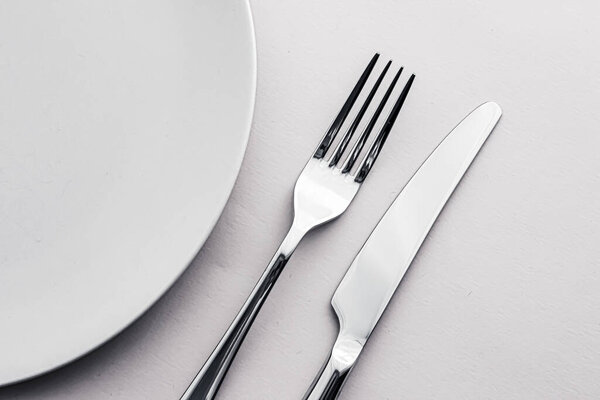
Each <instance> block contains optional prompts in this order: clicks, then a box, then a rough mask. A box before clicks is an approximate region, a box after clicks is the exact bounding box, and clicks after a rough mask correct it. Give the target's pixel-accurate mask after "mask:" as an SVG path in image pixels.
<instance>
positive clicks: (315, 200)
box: [180, 54, 415, 400]
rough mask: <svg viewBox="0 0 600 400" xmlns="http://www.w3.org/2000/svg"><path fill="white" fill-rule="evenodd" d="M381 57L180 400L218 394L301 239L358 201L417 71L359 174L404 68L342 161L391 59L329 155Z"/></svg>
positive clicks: (305, 176) (322, 147)
mask: <svg viewBox="0 0 600 400" xmlns="http://www.w3.org/2000/svg"><path fill="white" fill-rule="evenodd" d="M378 58H379V54H375V56H373V58H372V59H371V61H370V62H369V65H368V66H367V68H366V69H365V71H364V72H363V73H362V75H361V77H360V79H359V80H358V82H357V83H356V86H355V87H354V89H353V90H352V92H351V93H350V96H349V97H348V99H347V100H346V102H345V103H344V105H343V107H342V109H341V110H340V112H339V113H338V115H337V117H336V118H335V120H334V121H333V123H332V124H331V126H330V127H329V129H328V130H327V133H325V136H324V137H323V139H322V140H321V142H320V143H319V146H318V147H317V149H316V150H315V152H314V154H313V156H312V157H311V158H310V160H309V161H308V163H307V164H306V166H305V167H304V169H303V170H302V173H301V174H300V177H299V178H298V180H297V182H296V186H295V188H294V220H293V222H292V226H291V228H290V230H289V232H288V233H287V235H286V236H285V238H284V239H283V242H282V243H281V245H280V246H279V249H277V252H276V253H275V256H274V257H273V259H272V260H271V262H270V263H269V265H268V266H267V269H265V271H264V272H263V274H262V276H261V277H260V279H259V280H258V283H257V284H256V286H255V287H254V289H253V290H252V293H251V294H250V297H248V299H247V300H246V302H245V303H244V305H243V306H242V309H241V310H240V311H239V313H238V315H237V316H236V317H235V319H234V320H233V322H232V324H231V325H230V326H229V328H228V329H227V332H225V335H224V336H223V338H222V339H221V341H220V342H219V344H218V345H217V347H216V348H215V349H214V350H213V352H212V354H211V355H210V357H209V358H208V360H207V361H206V363H205V364H204V366H203V367H202V369H201V370H200V372H198V374H197V375H196V376H195V378H194V380H193V381H192V383H191V384H190V386H189V387H188V388H187V390H186V391H185V393H184V394H183V396H182V397H181V399H180V400H206V399H213V398H214V397H215V395H216V393H217V391H218V390H219V387H220V385H221V382H222V381H223V378H224V377H225V374H226V373H227V370H228V369H229V366H230V365H231V362H232V361H233V358H234V357H235V355H236V353H237V351H238V349H239V347H240V345H241V344H242V342H243V340H244V337H245V336H246V334H247V333H248V330H249V329H250V327H251V325H252V322H253V321H254V319H255V317H256V315H257V314H258V312H259V311H260V308H261V307H262V305H263V303H264V302H265V300H266V298H267V296H268V294H269V292H270V291H271V288H272V287H273V285H274V284H275V281H276V280H277V278H278V277H279V275H280V274H281V271H282V270H283V268H284V266H285V265H286V263H287V261H288V260H289V259H290V256H291V255H292V253H293V252H294V250H295V249H296V247H297V246H298V243H299V242H300V240H302V238H303V237H304V235H306V233H308V231H310V230H311V229H313V228H314V227H316V226H318V225H321V224H324V223H326V222H328V221H331V220H332V219H334V218H336V217H338V216H339V215H341V214H342V213H343V212H344V211H345V210H346V208H348V205H350V202H351V201H352V199H354V196H355V195H356V193H357V192H358V189H359V188H360V186H361V185H362V183H363V182H364V180H365V179H366V177H367V175H368V174H369V171H370V170H371V168H372V167H373V164H374V163H375V160H376V159H377V157H378V156H379V153H380V151H381V148H382V147H383V145H384V144H385V141H386V139H387V137H388V135H389V133H390V130H391V129H392V126H393V125H394V122H395V121H396V117H397V116H398V113H399V112H400V109H401V108H402V105H403V104H404V100H405V99H406V96H407V95H408V91H409V90H410V87H411V85H412V82H413V80H414V78H415V76H414V75H411V76H410V78H409V79H408V81H407V83H406V84H405V86H404V88H403V89H402V92H401V93H400V95H399V97H398V99H397V100H396V103H395V104H394V106H393V108H392V110H391V111H390V113H389V115H388V117H387V119H386V121H385V123H384V124H383V126H382V128H381V130H380V131H379V134H378V135H377V137H376V139H375V140H374V141H373V143H372V145H371V146H370V148H369V150H368V152H367V154H366V156H365V157H364V159H363V161H362V163H361V164H360V165H359V167H358V168H357V170H356V172H355V173H354V174H352V169H353V167H354V165H355V163H356V161H357V159H358V158H359V156H360V153H361V151H362V149H363V147H364V146H365V143H366V141H367V139H368V137H369V135H370V134H371V131H372V130H373V128H374V126H375V123H376V122H377V119H378V118H379V116H380V114H381V112H382V110H383V108H384V106H385V104H386V102H387V100H388V98H389V97H390V95H391V94H392V90H393V89H394V86H395V85H396V82H397V81H398V78H399V77H400V74H401V72H402V68H400V70H399V71H398V72H397V73H396V75H395V76H394V78H393V80H392V82H391V83H390V85H389V86H388V89H387V90H386V92H385V94H384V95H383V97H382V99H381V101H380V103H379V105H378V106H377V108H376V109H375V111H374V112H373V114H372V116H371V119H370V120H369V123H368V124H367V125H366V127H365V129H364V130H363V131H362V133H361V135H360V137H359V139H358V140H357V141H356V142H355V144H354V145H353V146H352V149H351V150H350V153H349V155H348V157H347V158H346V160H345V161H344V162H343V163H341V160H342V156H343V155H344V152H345V150H346V148H347V147H348V145H349V143H350V140H351V139H352V136H353V135H354V133H355V132H356V130H357V129H358V126H359V124H360V121H361V120H362V118H363V116H364V115H365V113H366V111H367V109H368V108H369V104H370V103H371V101H372V100H373V97H374V96H375V93H376V92H377V89H378V88H379V86H380V85H381V82H382V81H383V78H384V76H385V74H386V73H387V71H388V70H389V68H390V65H391V61H389V62H388V63H387V64H386V66H385V67H384V69H383V71H382V72H381V73H380V75H379V77H378V78H377V81H376V82H375V84H374V85H373V88H372V89H371V91H370V92H369V94H368V96H367V97H366V99H365V101H364V103H363V105H362V107H361V108H360V110H359V111H358V113H357V114H356V117H355V118H354V120H353V122H352V124H351V125H350V127H349V128H348V130H347V131H346V133H345V135H344V136H343V137H342V139H341V140H340V142H339V143H338V144H337V146H336V147H335V149H334V151H333V154H332V155H331V156H330V157H329V158H326V155H327V152H328V150H329V148H330V147H331V145H332V143H333V141H334V140H335V137H336V136H337V134H338V132H339V131H340V129H341V127H342V125H343V123H344V121H345V120H346V117H348V114H349V113H350V111H351V109H352V107H353V106H354V103H355V102H356V99H357V98H358V95H359V94H360V92H361V90H362V89H363V87H364V86H365V83H366V82H367V79H368V78H369V75H370V74H371V72H372V71H373V68H374V67H375V64H376V62H377V59H378Z"/></svg>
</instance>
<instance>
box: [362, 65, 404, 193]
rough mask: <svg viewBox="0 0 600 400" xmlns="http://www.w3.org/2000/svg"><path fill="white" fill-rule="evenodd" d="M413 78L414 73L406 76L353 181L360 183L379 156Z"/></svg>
mask: <svg viewBox="0 0 600 400" xmlns="http://www.w3.org/2000/svg"><path fill="white" fill-rule="evenodd" d="M414 80H415V75H414V74H413V75H411V76H410V78H408V81H407V82H406V85H404V88H403V89H402V92H401V93H400V96H398V100H396V103H395V104H394V108H392V111H391V112H390V115H388V117H387V120H386V121H385V124H384V125H383V127H382V128H381V131H380V132H379V135H377V139H375V141H374V142H373V144H372V145H371V148H370V149H369V153H368V154H367V156H366V157H365V160H364V161H363V163H362V165H361V166H360V168H359V170H358V172H357V173H356V178H354V181H355V182H358V183H362V182H363V181H364V180H365V178H366V177H367V175H368V174H369V171H370V170H371V168H372V167H373V164H375V160H377V157H378V156H379V153H380V152H381V149H382V148H383V145H384V144H385V140H386V139H387V137H388V135H389V134H390V131H391V130H392V126H394V122H396V117H398V114H399V113H400V109H401V108H402V105H403V104H404V100H406V96H408V91H409V90H410V87H411V86H412V83H413V81H414Z"/></svg>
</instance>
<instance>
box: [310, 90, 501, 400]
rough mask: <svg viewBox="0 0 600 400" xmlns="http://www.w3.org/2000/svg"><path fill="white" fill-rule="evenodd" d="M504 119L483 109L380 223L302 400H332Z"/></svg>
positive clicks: (491, 108) (354, 269) (346, 282)
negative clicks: (329, 345) (335, 333)
mask: <svg viewBox="0 0 600 400" xmlns="http://www.w3.org/2000/svg"><path fill="white" fill-rule="evenodd" d="M501 115H502V110H501V109H500V106H498V104H496V103H492V102H489V103H484V104H482V105H480V106H479V107H477V108H476V109H475V110H473V111H472V112H471V113H470V114H469V115H467V116H466V117H465V119H463V120H462V121H461V122H460V123H459V124H458V125H457V126H456V127H455V128H454V129H453V130H452V131H451V132H450V133H449V134H448V136H446V138H444V140H443V141H442V142H441V143H440V144H439V145H438V147H437V148H436V149H435V150H434V151H433V153H431V155H430V156H429V157H428V158H427V160H425V162H424V163H423V165H421V167H420V168H419V169H418V170H417V172H416V173H415V174H414V175H413V177H412V178H411V179H410V181H409V182H408V183H407V184H406V186H405V187H404V189H403V190H402V192H400V194H399V195H398V197H396V200H394V202H393V203H392V205H391V207H390V208H389V209H388V210H387V212H386V213H385V215H384V216H383V218H382V219H381V220H380V221H379V223H378V224H377V226H376V227H375V229H374V230H373V232H372V233H371V235H370V236H369V238H368V239H367V241H366V243H365V244H364V245H363V247H362V249H361V250H360V252H359V253H358V255H357V256H356V258H354V261H353V262H352V264H351V265H350V268H349V269H348V272H346V275H345V276H344V278H343V279H342V282H341V283H340V284H339V286H338V288H337V290H336V291H335V294H334V295H333V299H332V300H331V305H332V306H333V309H334V311H335V313H336V314H337V317H338V320H339V327H340V330H339V334H338V337H337V340H336V341H335V344H334V345H333V350H332V351H331V354H330V356H329V359H328V360H327V362H326V363H325V365H324V367H323V369H322V370H321V372H320V374H319V375H318V376H317V378H316V379H315V380H314V382H313V383H312V385H311V387H310V389H309V390H308V392H307V393H306V395H305V397H304V400H334V399H336V398H337V397H338V395H339V393H340V390H341V388H342V386H343V384H344V382H345V381H346V378H347V377H348V374H349V373H350V371H351V370H352V368H353V367H354V364H355V363H356V360H357V359H358V356H359V355H360V353H361V351H362V349H363V347H364V345H365V343H366V342H367V340H368V338H369V336H370V335H371V332H372V331H373V329H374V328H375V325H376V324H377V321H379V318H380V317H381V314H383V312H384V310H385V308H386V306H387V304H388V302H389V301H390V298H391V297H392V295H393V294H394V292H395V291H396V288H397V287H398V285H399V284H400V281H401V280H402V278H403V276H404V274H405V273H406V271H407V270H408V267H409V266H410V263H411V262H412V260H413V258H414V257H415V255H416V254H417V251H418V250H419V248H420V247H421V244H422V243H423V241H424V240H425V237H426V236H427V233H428V232H429V230H430V229H431V226H432V225H433V223H434V222H435V220H436V219H437V217H438V215H439V213H440V211H441V210H442V208H443V207H444V205H445V204H446V201H447V200H448V198H449V197H450V195H451V194H452V192H453V191H454V188H455V187H456V185H458V182H459V181H460V180H461V178H462V176H463V175H464V173H465V171H466V170H467V168H469V165H470V164H471V162H472V161H473V159H474V158H475V156H476V155H477V152H478V151H479V149H480V148H481V146H482V145H483V143H484V142H485V140H486V139H487V137H488V136H489V134H490V133H491V132H492V130H493V129H494V126H496V123H497V122H498V120H499V119H500V116H501Z"/></svg>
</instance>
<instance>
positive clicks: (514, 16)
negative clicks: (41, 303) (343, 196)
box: [0, 0, 600, 400]
mask: <svg viewBox="0 0 600 400" xmlns="http://www.w3.org/2000/svg"><path fill="white" fill-rule="evenodd" d="M251 4H252V8H253V13H254V18H255V27H256V35H257V42H258V73H259V75H258V92H257V103H256V111H255V118H254V123H253V128H252V132H251V136H250V142H249V146H248V150H247V153H246V157H245V160H244V163H243V165H242V169H241V172H240V175H239V178H238V181H237V184H236V186H235V188H234V191H233V194H232V197H231V199H230V201H229V203H228V205H227V207H226V209H225V211H224V213H223V215H222V217H221V219H220V222H219V223H218V225H217V227H216V229H215V230H214V232H213V234H212V235H211V237H210V238H209V240H208V241H207V242H206V245H205V246H204V248H203V250H202V251H201V252H200V254H199V255H198V257H197V258H196V260H195V261H194V262H193V264H192V265H191V266H190V268H189V269H188V270H187V272H186V273H185V274H184V275H183V276H182V277H181V279H180V280H179V281H178V282H177V283H176V284H175V286H174V287H173V288H172V289H171V290H170V291H169V292H168V293H167V294H166V295H165V296H164V297H163V298H162V299H161V300H160V301H159V302H158V303H157V304H156V305H155V306H154V307H153V308H152V309H151V310H149V311H148V312H147V313H146V314H145V315H144V316H143V317H142V318H140V319H139V320H138V321H136V322H135V323H134V324H133V325H132V326H131V327H129V328H128V329H126V330H125V331H124V332H123V333H122V334H120V335H119V336H117V337H116V338H115V339H113V340H112V341H110V342H109V343H107V344H106V345H104V346H102V347H101V348H100V349H98V350H96V351H94V352H93V353H91V354H89V355H87V356H85V357H84V358H82V359H80V360H78V361H76V362H74V363H72V364H70V365H68V366H66V367H64V368H62V369H60V370H58V371H55V372H52V373H50V374H47V375H45V376H42V377H40V378H37V379H34V380H31V381H28V382H24V383H21V384H18V385H15V386H11V387H8V388H3V389H0V398H1V399H57V400H58V399H60V400H80V399H86V400H95V399H127V400H132V399H178V398H179V395H180V394H181V393H182V392H183V390H185V387H186V386H187V384H188V383H189V380H190V379H191V378H192V376H193V375H194V374H195V372H196V371H197V369H198V368H200V367H201V365H202V364H203V362H204V360H205V359H206V357H207V356H208V355H209V353H210V351H211V350H212V348H213V347H214V345H215V344H216V343H217V341H218V340H219V338H220V336H221V334H222V333H223V332H224V330H225V329H226V327H227V326H228V324H229V323H230V321H231V319H232V318H233V317H234V315H235V313H236V312H237V311H238V308H239V307H240V305H241V304H242V302H243V300H244V299H245V298H246V296H247V295H248V293H249V292H250V290H251V288H252V286H253V285H254V283H255V281H256V279H257V278H258V277H259V275H260V273H261V272H262V270H263V268H264V266H265V265H266V263H267V261H268V260H269V259H270V257H271V255H272V253H273V252H274V250H275V249H276V247H277V245H278V242H279V240H281V238H283V236H284V234H285V231H286V229H287V227H288V225H289V223H290V222H291V194H292V188H293V184H294V182H295V179H296V177H297V175H298V173H299V171H300V170H301V168H302V167H303V165H304V163H305V162H306V160H307V158H308V156H309V155H310V153H311V151H312V150H313V148H314V146H315V144H316V142H317V141H318V139H319V138H320V137H321V134H322V132H323V131H324V129H325V128H326V127H327V125H328V124H329V122H330V120H331V119H332V117H333V116H334V114H335V112H336V111H337V109H338V108H339V106H340V105H341V103H342V102H343V100H344V98H345V96H346V94H347V92H348V91H349V90H350V88H351V86H352V85H353V83H354V81H355V79H356V77H357V76H358V74H359V73H360V72H361V71H362V69H363V67H364V65H365V63H366V62H367V61H368V59H369V58H370V57H371V55H372V54H373V53H374V52H375V51H379V52H381V53H382V55H383V57H392V58H393V59H394V60H395V61H396V63H401V64H404V65H405V67H406V69H407V71H410V72H414V73H416V74H417V80H416V82H415V85H414V86H413V90H412V92H411V95H410V96H409V98H408V100H407V102H406V104H405V107H404V110H403V111H402V113H401V114H400V117H399V120H398V122H397V123H396V126H395V129H394V131H393V133H392V135H391V136H390V138H389V139H388V144H387V145H386V147H385V148H384V150H383V153H382V155H381V157H380V158H379V160H378V163H377V165H376V167H375V169H374V170H373V172H372V174H371V176H370V177H369V179H368V180H367V182H366V184H365V185H364V186H363V188H362V190H361V192H360V193H359V195H358V196H357V198H356V199H355V201H354V203H353V204H352V206H351V207H350V209H349V210H348V212H347V213H346V214H345V215H344V216H342V218H341V219H339V220H338V221H336V222H334V223H332V224H330V225H328V226H326V227H323V228H322V229H320V230H318V231H315V232H313V233H312V234H311V235H310V236H309V237H307V238H306V240H305V242H303V244H301V247H300V248H299V249H298V250H297V252H296V254H295V255H294V257H293V258H292V260H291V261H290V263H289V264H288V266H287V268H286V270H285V271H284V273H283V274H282V276H281V278H280V280H279V282H278V284H277V285H276V287H275V289H274V290H273V292H272V294H271V296H270V298H269V300H268V302H267V304H266V305H265V306H264V308H263V310H262V312H261V313H260V315H259V317H258V318H257V320H256V322H255V323H254V327H253V329H252V330H251V332H250V333H249V335H248V337H247V339H246V341H245V343H244V346H243V347H242V349H241V350H240V352H239V354H238V357H237V358H236V361H235V363H234V364H233V366H232V368H231V371H230V372H229V374H228V376H227V379H226V381H225V383H224V384H223V388H222V390H221V392H220V396H219V398H221V399H249V400H254V399H299V398H301V396H302V395H303V393H304V391H305V389H306V387H307V386H308V385H309V384H310V382H311V380H312V379H313V377H314V375H315V374H316V373H317V372H318V370H319V368H320V366H321V363H322V362H323V361H324V360H325V357H326V355H327V352H328V350H329V348H330V346H331V344H332V343H333V340H334V338H335V335H336V329H337V326H336V320H335V317H334V315H333V312H332V311H331V310H330V307H329V300H330V298H331V295H332V293H333V291H334V290H335V288H336V286H337V283H338V282H339V280H340V279H341V277H342V276H343V274H344V272H345V270H346V268H347V267H348V265H349V263H350V261H351V260H352V258H353V257H354V255H355V254H356V252H357V251H358V249H359V248H360V246H361V244H362V242H363V241H364V239H365V238H366V236H367V235H368V233H369V232H370V231H371V229H372V228H373V227H374V225H375V224H376V222H377V220H378V219H379V218H380V217H381V215H382V213H383V212H384V210H385V209H386V207H387V206H388V205H389V204H390V202H391V201H392V200H393V199H394V197H395V195H396V194H397V193H398V192H399V191H400V189H401V188H402V186H403V184H404V183H405V182H406V181H407V179H408V178H409V177H410V175H411V174H412V173H413V172H414V170H415V169H416V168H417V167H418V165H419V164H420V163H421V162H422V161H423V159H424V158H425V157H426V156H427V155H428V154H429V152H430V151H431V150H432V149H433V147H434V146H435V145H436V144H437V143H438V142H439V141H440V140H441V138H443V136H444V135H445V134H446V133H447V132H448V131H449V130H450V129H451V128H452V127H453V126H454V125H455V124H456V123H457V122H458V121H459V120H460V119H461V118H462V117H463V116H464V115H465V114H466V113H467V112H468V111H470V110H471V109H472V108H474V107H475V106H477V105H478V104H480V103H482V102H484V101H487V100H493V101H496V102H498V103H499V104H500V105H501V106H502V108H503V110H504V116H503V117H502V119H501V121H500V124H499V125H498V127H497V129H496V130H495V131H494V133H493V134H492V136H491V137H490V139H489V140H488V142H487V144H486V145H485V146H484V148H483V150H482V152H481V153H480V155H479V157H478V158H477V159H476V160H475V162H474V164H473V166H472V168H471V170H470V171H469V172H468V173H467V175H466V176H465V179H464V180H463V182H462V183H461V185H460V186H459V188H458V189H457V191H456V193H455V195H454V196H453V197H452V199H451V200H450V201H449V203H448V206H447V207H446V209H445V210H444V211H443V213H442V215H441V217H440V219H439V220H438V222H437V224H436V225H435V226H434V228H433V230H432V232H431V233H430V235H429V238H428V239H427V241H426V242H425V244H424V245H423V248H422V250H421V252H420V254H419V255H418V256H417V258H416V260H415V262H414V263H413V265H412V268H411V270H410V271H409V273H408V275H407V277H406V279H405V280H404V281H403V283H402V284H401V286H400V289H399V291H398V292H397V294H396V296H395V297H394V298H393V300H392V302H391V303H390V305H389V308H388V310H387V312H386V313H385V314H384V316H383V318H382V320H381V322H380V324H379V325H378V327H377V329H376V331H375V332H374V334H373V336H372V337H371V339H370V341H369V343H368V345H367V347H366V349H365V350H364V352H363V355H362V356H361V358H360V360H359V363H358V365H357V367H356V368H355V370H354V371H353V372H352V375H351V376H350V379H349V381H348V384H347V385H346V387H345V388H344V390H343V393H342V396H341V398H343V399H349V400H350V399H356V400H358V399H404V398H406V399H473V400H475V399H492V398H494V399H496V398H502V399H540V400H541V399H544V400H546V399H597V398H600V381H599V380H598V379H597V378H598V376H599V375H600V313H599V312H598V310H599V309H600V272H599V271H598V268H599V267H600V248H599V246H598V239H599V238H600V224H599V221H600V206H599V204H600V156H599V149H600V129H599V127H600V117H599V115H600V73H599V71H600V53H599V51H598V49H600V24H599V20H598V16H599V15H600V6H599V5H598V3H597V2H596V1H578V2H566V1H530V2H524V1H516V0H511V1H503V2H491V1H489V2H484V1H472V0H471V1H462V2H459V1H436V2H424V1H417V0H412V1H402V2H400V1H391V0H390V1H378V2H373V1H366V0H364V1H342V0H339V1H338V0H331V1H327V2H320V1H316V0H310V1H309V0H305V1H293V2H291V1H276V0H254V1H252V2H251ZM65 334H67V335H68V332H65Z"/></svg>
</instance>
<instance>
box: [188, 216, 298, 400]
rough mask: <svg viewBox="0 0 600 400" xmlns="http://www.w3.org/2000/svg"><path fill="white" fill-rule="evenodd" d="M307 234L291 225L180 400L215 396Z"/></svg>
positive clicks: (198, 399)
mask: <svg viewBox="0 0 600 400" xmlns="http://www.w3.org/2000/svg"><path fill="white" fill-rule="evenodd" d="M306 232H307V229H305V228H304V227H302V226H298V225H297V224H296V223H294V224H292V227H291V228H290V231H289V232H288V234H287V235H286V237H285V239H284V240H283V242H282V243H281V245H280V246H279V249H278V250H277V253H275V255H274V256H273V259H272V260H271V262H270V263H269V265H268V266H267V268H266V269H265V271H264V272H263V274H262V276H261V277H260V279H259V280H258V282H257V283H256V286H254V289H253V290H252V293H251V294H250V296H249V297H248V299H247V300H246V302H245V303H244V305H243V306H242V309H241V310H240V311H239V312H238V314H237V316H236V317H235V319H234V320H233V322H232V323H231V325H230V326H229V328H228V329H227V332H225V335H223V338H221V340H220V341H219V344H217V347H215V349H214V350H213V352H212V354H211V355H210V357H209V358H208V360H207V361H206V363H205V364H204V366H203V367H202V369H201V370H200V372H198V373H197V374H196V376H195V377H194V380H193V381H192V383H191V384H190V385H189V387H188V388H187V390H186V391H185V393H184V394H183V395H182V396H181V398H180V400H211V399H213V398H214V397H215V396H216V394H217V391H218V390H219V387H220V386H221V383H222V382H223V379H224V378H225V374H227V371H228V370H229V367H230V366H231V363H232V361H233V359H234V358H235V355H236V354H237V352H238V350H239V348H240V346H241V345H242V342H243V341H244V338H245V337H246V334H247V333H248V331H249V330H250V327H251V326H252V323H253V322H254V319H255V318H256V315H257V314H258V312H259V311H260V309H261V307H262V305H263V304H264V302H265V300H266V299H267V296H268V294H269V292H270V291H271V289H272V288H273V285H274V284H275V281H276V280H277V278H278V277H279V275H280V274H281V271H282V270H283V267H285V265H286V264H287V262H288V260H289V259H290V257H291V255H292V253H293V252H294V250H295V249H296V246H297V245H298V243H299V242H300V240H301V239H302V237H303V236H304V235H305V234H306Z"/></svg>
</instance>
